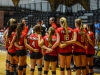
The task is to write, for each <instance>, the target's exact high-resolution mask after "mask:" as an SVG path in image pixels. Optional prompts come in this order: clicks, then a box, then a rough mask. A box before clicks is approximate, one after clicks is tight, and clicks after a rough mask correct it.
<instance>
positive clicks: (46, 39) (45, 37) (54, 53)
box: [43, 35, 57, 56]
mask: <svg viewBox="0 0 100 75" xmlns="http://www.w3.org/2000/svg"><path fill="white" fill-rule="evenodd" d="M43 40H44V44H45V46H46V47H48V36H44V37H43ZM56 40H57V38H56V36H55V35H53V36H52V45H53V44H54V43H55V42H56ZM45 54H48V55H52V56H57V49H56V48H55V49H53V51H52V52H50V53H46V50H44V55H45Z"/></svg>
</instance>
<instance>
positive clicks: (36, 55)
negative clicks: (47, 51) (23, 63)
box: [30, 52, 42, 59]
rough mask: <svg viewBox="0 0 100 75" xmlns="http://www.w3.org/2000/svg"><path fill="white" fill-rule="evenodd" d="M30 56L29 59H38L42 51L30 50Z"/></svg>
mask: <svg viewBox="0 0 100 75" xmlns="http://www.w3.org/2000/svg"><path fill="white" fill-rule="evenodd" d="M30 58H31V59H40V58H42V53H40V52H37V53H36V52H32V53H31V54H30Z"/></svg>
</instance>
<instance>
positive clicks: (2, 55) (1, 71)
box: [0, 50, 100, 75]
mask: <svg viewBox="0 0 100 75" xmlns="http://www.w3.org/2000/svg"><path fill="white" fill-rule="evenodd" d="M5 60H6V51H3V50H0V75H5ZM27 63H28V65H29V66H30V59H29V57H28V56H27ZM26 71H27V73H26V75H30V67H27V70H26ZM35 75H37V67H36V68H35ZM48 75H52V74H51V70H49V73H48ZM56 75H60V71H59V68H57V74H56ZM66 75H67V74H66ZM72 75H75V72H72ZM94 75H100V74H98V73H95V74H94Z"/></svg>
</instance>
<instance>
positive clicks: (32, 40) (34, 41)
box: [28, 34, 42, 53]
mask: <svg viewBox="0 0 100 75" xmlns="http://www.w3.org/2000/svg"><path fill="white" fill-rule="evenodd" d="M28 39H29V45H30V46H31V47H33V48H34V49H38V50H39V52H40V53H42V51H41V48H40V47H39V46H38V35H37V34H31V35H30V36H29V38H28ZM32 52H33V51H32V50H30V53H32Z"/></svg>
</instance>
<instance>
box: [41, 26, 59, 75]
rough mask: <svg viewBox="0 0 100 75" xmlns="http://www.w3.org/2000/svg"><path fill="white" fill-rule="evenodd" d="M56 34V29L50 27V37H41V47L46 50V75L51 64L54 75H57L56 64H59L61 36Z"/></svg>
mask: <svg viewBox="0 0 100 75" xmlns="http://www.w3.org/2000/svg"><path fill="white" fill-rule="evenodd" d="M55 34H56V33H55V29H54V28H53V27H50V28H49V30H48V35H46V36H44V37H43V39H41V38H40V36H39V46H42V48H44V75H48V69H49V64H50V62H51V69H52V75H56V64H57V59H58V58H57V49H56V47H57V45H58V44H59V40H60V38H59V36H58V34H56V35H55Z"/></svg>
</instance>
